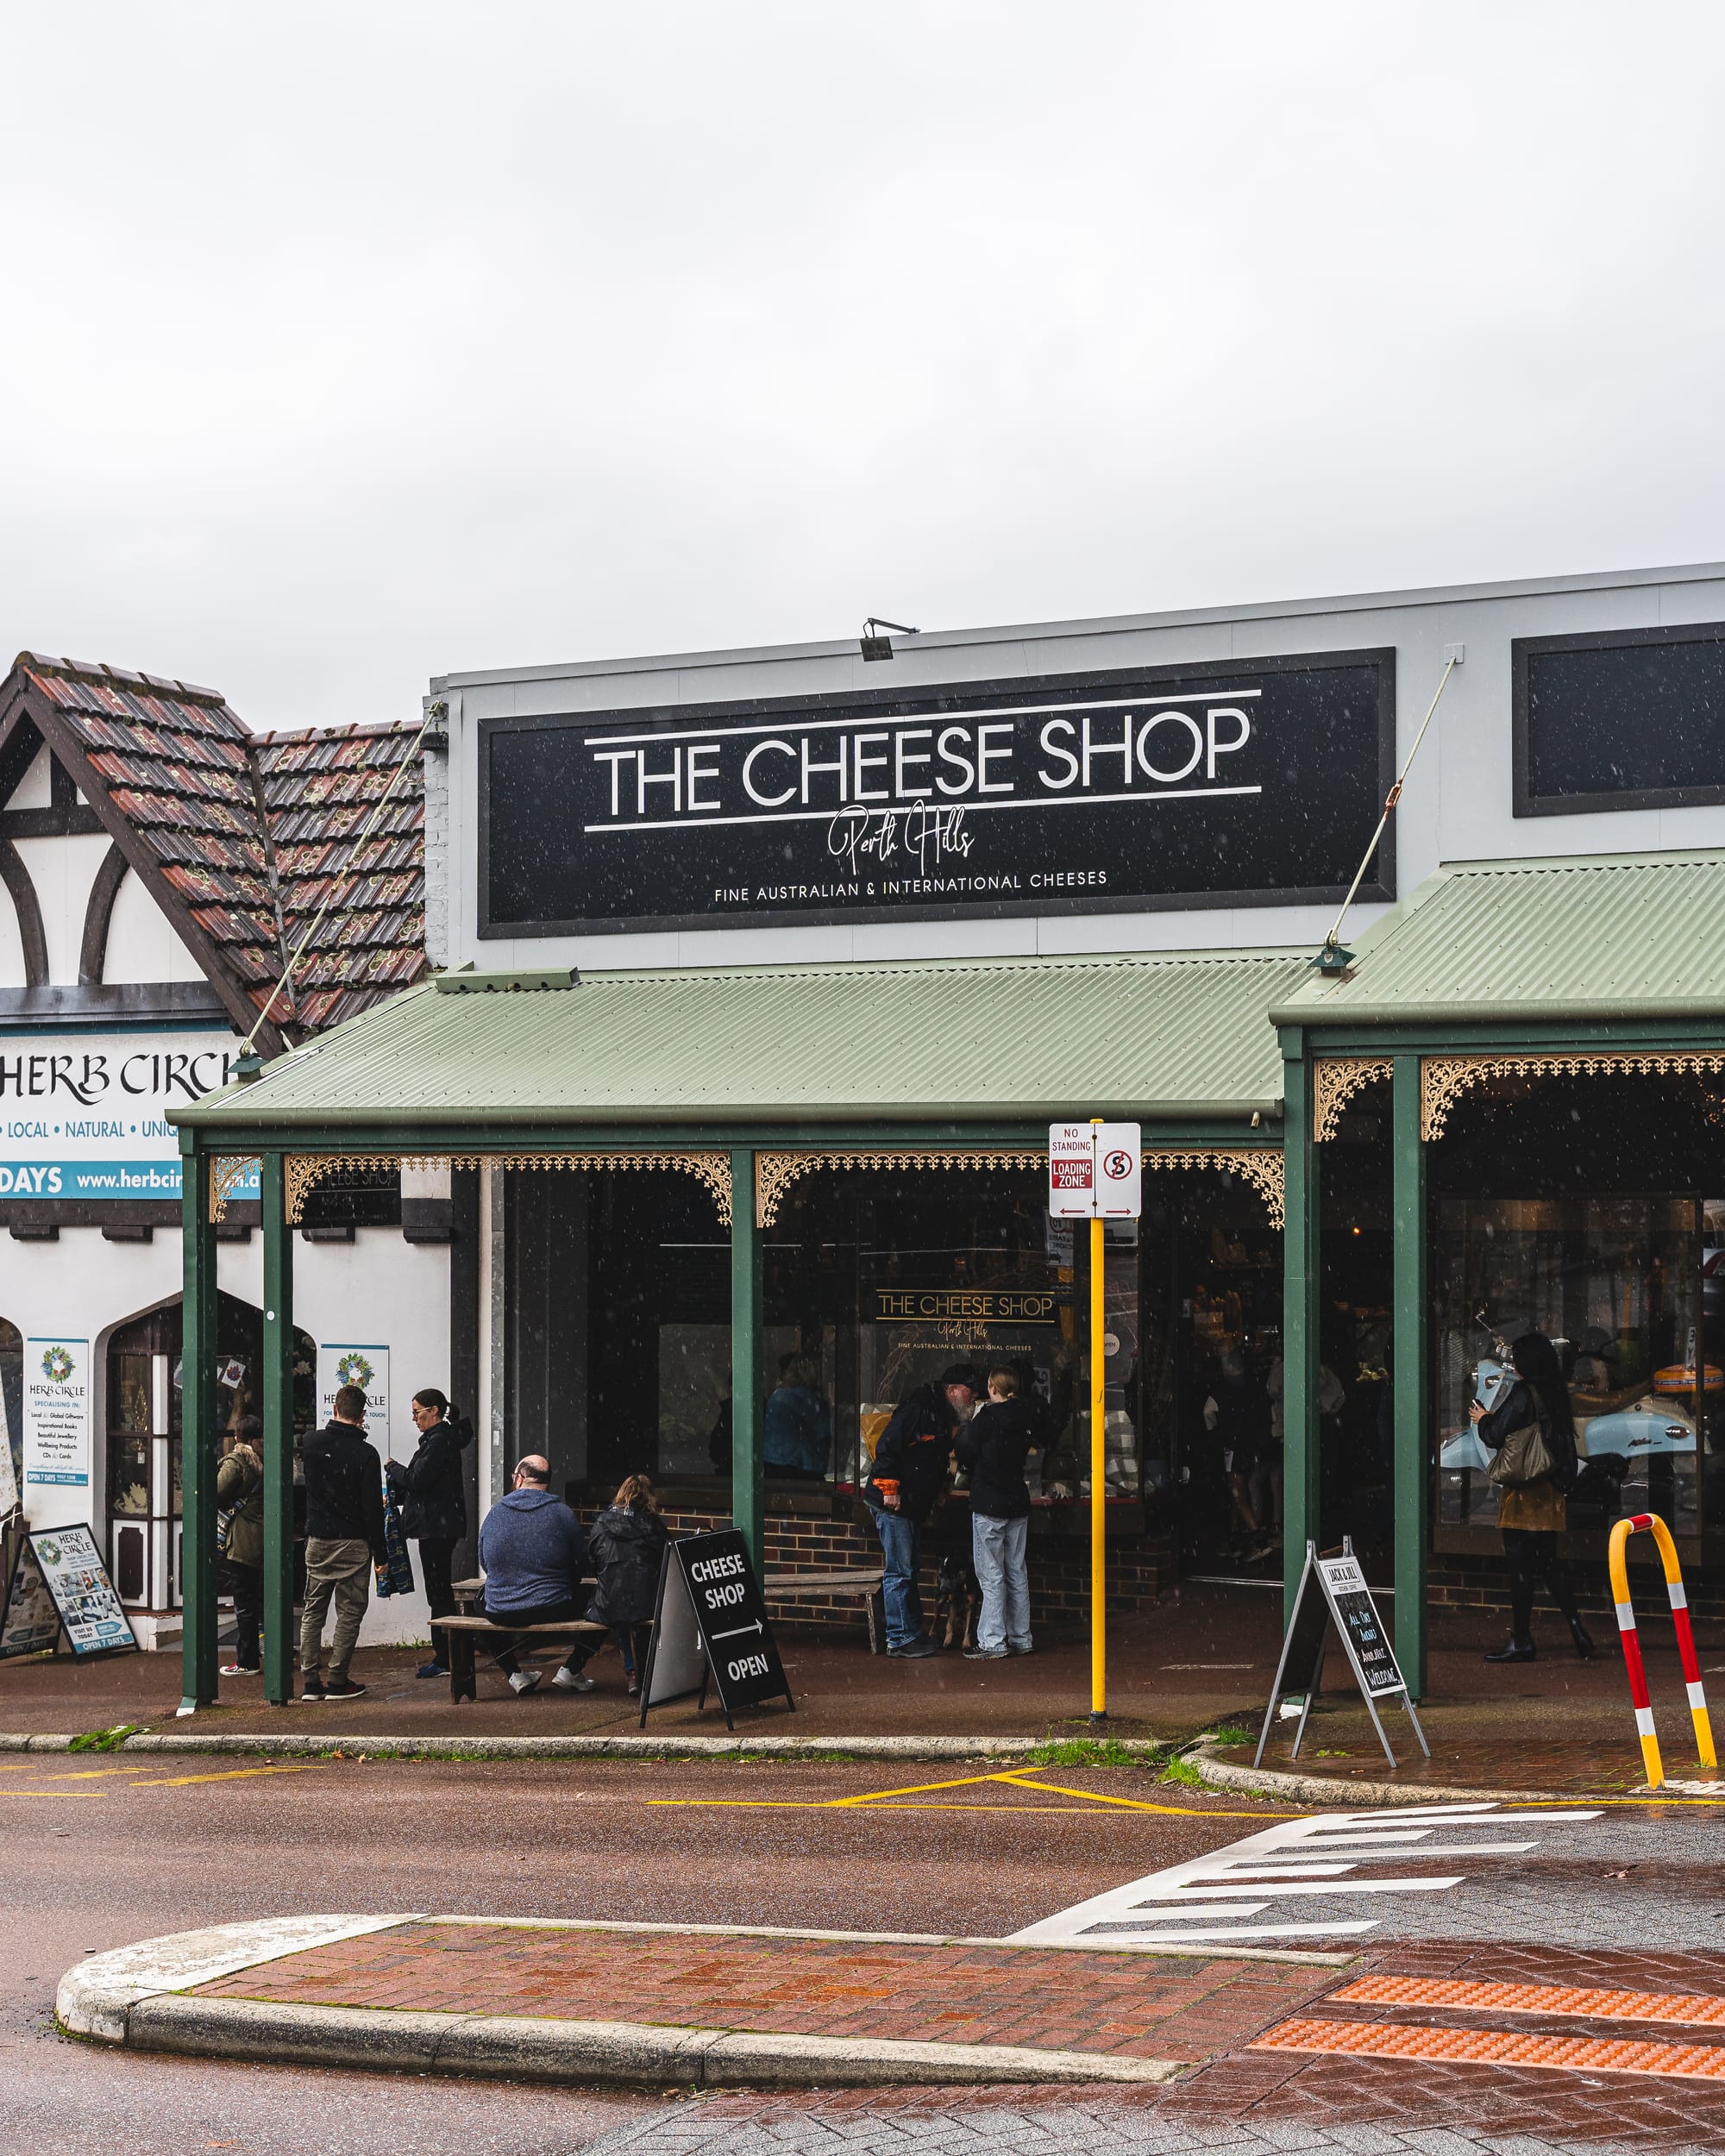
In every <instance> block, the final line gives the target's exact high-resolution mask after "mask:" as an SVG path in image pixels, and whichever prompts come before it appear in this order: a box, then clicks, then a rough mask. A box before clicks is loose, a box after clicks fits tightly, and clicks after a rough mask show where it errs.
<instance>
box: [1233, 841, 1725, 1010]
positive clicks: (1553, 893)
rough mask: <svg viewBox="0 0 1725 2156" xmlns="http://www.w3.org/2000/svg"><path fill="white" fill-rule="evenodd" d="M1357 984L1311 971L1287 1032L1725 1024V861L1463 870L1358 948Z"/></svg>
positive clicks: (1631, 859)
mask: <svg viewBox="0 0 1725 2156" xmlns="http://www.w3.org/2000/svg"><path fill="white" fill-rule="evenodd" d="M1356 953H1357V955H1356V962H1355V964H1354V966H1353V968H1352V970H1351V972H1350V973H1349V974H1348V975H1347V976H1346V978H1339V979H1327V978H1324V977H1323V976H1320V975H1317V974H1314V973H1313V972H1312V971H1311V970H1310V969H1309V968H1301V969H1299V971H1298V972H1297V974H1296V976H1295V977H1296V979H1297V980H1298V981H1299V983H1300V985H1299V986H1298V987H1296V989H1295V992H1294V993H1292V994H1288V993H1283V994H1281V995H1279V996H1273V997H1272V998H1271V999H1270V1002H1271V1005H1272V1008H1271V1011H1270V1016H1271V1018H1273V1019H1274V1020H1275V1021H1276V1023H1277V1024H1278V1025H1396V1024H1401V1025H1467V1024H1476V1023H1481V1022H1484V1023H1488V1024H1489V1023H1492V1022H1495V1021H1502V1020H1510V1021H1514V1020H1518V1019H1527V1020H1536V1019H1543V1020H1547V1021H1550V1020H1553V1019H1557V1020H1563V1019H1575V1020H1585V1021H1603V1020H1616V1021H1623V1022H1629V1021H1633V1020H1635V1019H1646V1020H1649V1021H1652V1022H1654V1023H1657V1022H1658V1021H1659V1020H1660V1019H1665V1018H1706V1017H1718V1016H1725V853H1690V854H1651V855H1649V854H1634V855H1628V854H1596V855H1593V856H1588V857H1586V858H1581V859H1572V860H1571V859H1565V860H1553V861H1527V862H1515V861H1485V862H1464V863H1462V864H1460V865H1458V866H1457V867H1454V868H1446V869H1443V870H1441V871H1440V873H1439V874H1437V875H1435V876H1433V878H1432V879H1431V880H1430V881H1428V882H1427V883H1424V884H1421V887H1420V888H1419V889H1418V890H1417V891H1415V893H1414V894H1413V896H1412V897H1411V898H1410V899H1408V901H1407V903H1406V904H1405V905H1404V906H1398V907H1397V908H1396V910H1395V911H1394V912H1392V913H1389V915H1387V916H1386V917H1385V918H1383V920H1381V921H1379V922H1378V923H1377V924H1376V925H1375V926H1374V927H1373V928H1372V929H1371V931H1369V932H1368V933H1367V934H1365V935H1364V936H1363V937H1361V938H1360V939H1359V942H1358V945H1357V946H1356Z"/></svg>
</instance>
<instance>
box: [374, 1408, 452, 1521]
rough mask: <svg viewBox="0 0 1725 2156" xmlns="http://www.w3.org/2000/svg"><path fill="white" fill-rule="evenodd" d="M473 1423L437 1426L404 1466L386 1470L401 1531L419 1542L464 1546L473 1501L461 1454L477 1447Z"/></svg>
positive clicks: (424, 1435)
mask: <svg viewBox="0 0 1725 2156" xmlns="http://www.w3.org/2000/svg"><path fill="white" fill-rule="evenodd" d="M473 1435H474V1426H473V1425H472V1423H470V1422H450V1421H449V1420H444V1421H442V1422H434V1423H433V1424H432V1425H431V1427H430V1429H429V1430H422V1431H421V1432H420V1433H419V1448H418V1450H417V1451H416V1452H415V1453H414V1455H413V1457H412V1458H411V1460H409V1461H408V1463H406V1465H405V1466H403V1464H402V1463H401V1462H400V1461H399V1460H392V1461H390V1462H389V1463H388V1465H387V1466H386V1468H385V1469H384V1473H385V1474H386V1476H388V1477H389V1487H390V1489H391V1491H392V1493H393V1495H394V1497H395V1501H396V1502H397V1504H398V1505H399V1506H400V1507H401V1532H403V1533H404V1534H405V1535H408V1536H411V1538H412V1539H413V1540H414V1541H416V1542H459V1541H460V1540H461V1537H462V1536H463V1535H464V1534H466V1532H467V1497H466V1495H465V1494H464V1493H463V1491H462V1489H461V1482H462V1476H461V1451H462V1448H463V1447H464V1446H466V1445H470V1444H471V1443H472V1442H473Z"/></svg>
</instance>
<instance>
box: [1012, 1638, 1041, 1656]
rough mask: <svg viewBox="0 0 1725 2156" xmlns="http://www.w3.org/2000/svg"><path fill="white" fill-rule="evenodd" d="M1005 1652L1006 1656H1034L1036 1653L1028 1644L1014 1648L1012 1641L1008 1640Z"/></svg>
mask: <svg viewBox="0 0 1725 2156" xmlns="http://www.w3.org/2000/svg"><path fill="white" fill-rule="evenodd" d="M1035 1652H1036V1649H1035V1648H1034V1647H1032V1646H1031V1645H1028V1644H1026V1645H1024V1646H1022V1647H1015V1646H1014V1645H1013V1643H1012V1641H1011V1640H1010V1639H1008V1640H1007V1653H1008V1654H1034V1653H1035Z"/></svg>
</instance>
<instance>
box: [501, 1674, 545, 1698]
mask: <svg viewBox="0 0 1725 2156" xmlns="http://www.w3.org/2000/svg"><path fill="white" fill-rule="evenodd" d="M539 1675H540V1673H539V1671H538V1670H511V1671H510V1675H509V1689H510V1690H511V1692H513V1693H515V1694H516V1695H517V1697H518V1696H519V1695H522V1694H523V1693H526V1692H533V1691H536V1690H537V1689H538V1687H539Z"/></svg>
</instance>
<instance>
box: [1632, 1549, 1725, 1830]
mask: <svg viewBox="0 0 1725 2156" xmlns="http://www.w3.org/2000/svg"><path fill="white" fill-rule="evenodd" d="M1643 1528H1646V1529H1647V1530H1648V1531H1649V1532H1651V1533H1652V1535H1653V1540H1654V1541H1655V1543H1657V1544H1658V1545H1659V1557H1660V1561H1661V1562H1662V1563H1663V1564H1664V1565H1665V1592H1666V1593H1667V1594H1668V1595H1670V1597H1671V1607H1672V1626H1673V1627H1674V1628H1675V1630H1676V1633H1677V1651H1678V1657H1679V1658H1680V1659H1681V1661H1682V1663H1683V1675H1684V1683H1685V1684H1686V1685H1687V1686H1688V1688H1689V1711H1690V1714H1691V1718H1692V1720H1694V1723H1695V1745H1696V1750H1697V1752H1698V1753H1699V1754H1700V1757H1701V1764H1702V1765H1703V1766H1704V1767H1716V1766H1717V1765H1718V1764H1719V1761H1718V1756H1717V1754H1716V1752H1715V1751H1714V1749H1713V1724H1712V1722H1711V1721H1710V1720H1709V1719H1708V1714H1707V1695H1706V1694H1705V1692H1703V1689H1702V1688H1701V1664H1700V1663H1699V1661H1698V1660H1697V1658H1696V1652H1695V1633H1694V1630H1693V1628H1692V1626H1691V1624H1690V1621H1689V1596H1688V1594H1687V1593H1686V1592H1685V1590H1684V1584H1683V1567H1682V1566H1681V1565H1680V1564H1678V1557H1677V1545H1676V1543H1675V1542H1673V1541H1672V1532H1671V1529H1670V1528H1669V1527H1668V1526H1666V1525H1665V1521H1664V1520H1661V1519H1660V1518H1659V1514H1657V1513H1651V1512H1640V1513H1637V1514H1635V1515H1634V1518H1633V1519H1629V1520H1619V1521H1618V1522H1617V1524H1616V1526H1614V1527H1613V1528H1612V1530H1611V1547H1610V1551H1609V1563H1610V1567H1611V1599H1612V1601H1615V1603H1616V1605H1617V1630H1618V1632H1619V1633H1621V1634H1622V1640H1623V1665H1624V1668H1625V1669H1626V1670H1628V1677H1629V1697H1630V1698H1631V1699H1632V1700H1633V1701H1634V1705H1635V1730H1636V1733H1637V1734H1638V1735H1639V1737H1640V1739H1641V1757H1642V1758H1643V1759H1644V1760H1645V1761H1646V1763H1647V1787H1648V1788H1649V1789H1659V1788H1660V1787H1662V1785H1663V1784H1664V1782H1665V1762H1664V1761H1663V1760H1662V1759H1661V1758H1660V1757H1659V1738H1658V1736H1657V1734H1656V1733H1655V1732H1654V1729H1653V1698H1652V1695H1650V1693H1649V1692H1648V1690H1647V1666H1646V1664H1644V1663H1643V1662H1642V1660H1641V1641H1640V1634H1639V1633H1637V1632H1636V1629H1635V1605H1634V1602H1633V1601H1631V1599H1630V1596H1629V1564H1628V1557H1627V1556H1626V1554H1625V1553H1626V1551H1627V1550H1628V1543H1629V1538H1630V1536H1631V1535H1632V1534H1635V1533H1638V1532H1640V1530H1641V1529H1643Z"/></svg>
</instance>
